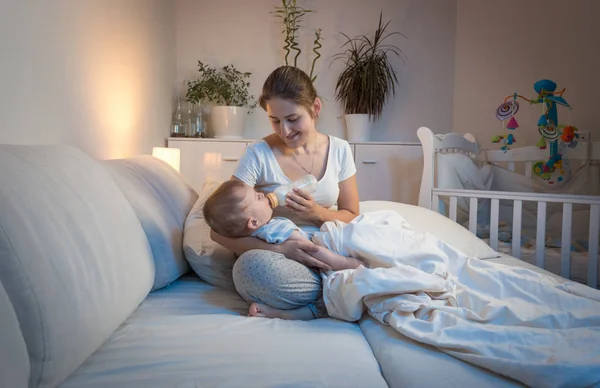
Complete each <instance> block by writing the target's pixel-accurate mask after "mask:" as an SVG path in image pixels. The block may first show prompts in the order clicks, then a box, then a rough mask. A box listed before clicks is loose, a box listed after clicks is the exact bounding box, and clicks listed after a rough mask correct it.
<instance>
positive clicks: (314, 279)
mask: <svg viewBox="0 0 600 388" xmlns="http://www.w3.org/2000/svg"><path fill="white" fill-rule="evenodd" d="M259 102H260V106H261V107H262V108H263V109H264V110H265V111H266V112H267V114H268V115H269V119H270V120H271V125H272V126H273V132H274V133H273V134H271V135H269V136H267V137H265V138H264V139H263V140H262V141H261V142H258V143H256V144H252V145H250V146H249V147H248V148H247V149H246V152H245V154H244V155H243V157H242V159H241V160H240V162H239V164H238V166H237V168H236V170H235V172H234V174H233V177H232V178H231V179H238V180H241V181H242V182H244V183H246V184H247V185H249V186H251V187H255V188H256V189H257V190H258V191H262V192H265V193H268V192H272V191H273V190H274V189H275V188H276V187H277V186H279V185H282V184H286V183H289V182H291V181H294V180H296V179H298V178H300V177H302V176H304V175H306V174H312V175H314V176H315V177H316V178H317V180H318V183H317V190H316V191H315V192H314V193H312V195H311V194H309V193H307V192H304V191H301V190H300V191H298V190H297V191H295V192H294V193H290V194H288V198H287V201H286V204H285V207H279V208H277V209H275V211H274V216H280V217H287V218H289V219H291V220H292V221H294V222H295V223H296V224H297V225H298V226H300V227H301V228H302V229H304V230H306V231H309V230H318V229H319V227H320V226H321V225H322V224H323V223H324V222H326V221H333V220H340V221H344V222H350V221H351V220H352V219H354V218H355V217H356V216H357V215H358V210H359V209H358V189H357V187H356V177H355V173H356V167H355V165H354V160H353V158H352V152H351V150H350V146H349V144H348V143H347V142H346V141H344V140H342V139H339V138H336V137H333V136H327V135H324V134H321V133H319V132H318V131H317V129H316V121H317V119H318V117H319V113H320V111H321V100H320V99H319V98H318V97H317V92H316V90H315V88H314V86H313V84H312V82H311V80H310V77H309V76H308V75H307V74H306V73H305V72H303V71H302V70H300V69H298V68H296V67H292V66H282V67H279V68H277V69H276V70H274V71H273V72H272V73H271V74H270V75H269V77H268V78H267V80H266V81H265V84H264V86H263V91H262V95H261V97H260V100H259ZM336 202H337V210H331V209H330V207H331V206H332V205H334V204H335V203H336ZM211 238H212V239H213V240H214V241H216V242H217V243H219V244H221V245H223V246H224V247H226V248H228V249H229V250H231V251H233V252H235V253H236V254H238V255H240V256H239V258H238V259H237V261H236V263H235V265H234V267H233V280H234V283H235V287H236V289H237V291H238V293H239V294H240V295H241V296H242V297H243V298H244V299H246V300H247V301H249V302H251V303H252V302H254V303H252V305H251V306H250V309H249V315H250V316H265V317H279V318H293V319H302V318H305V319H313V318H320V317H326V316H327V310H326V308H325V305H324V303H323V300H322V285H321V277H320V275H319V272H318V269H329V268H328V267H327V265H326V264H324V263H322V262H320V261H318V260H317V259H315V258H314V257H312V256H311V252H314V251H316V246H314V245H313V244H312V243H310V242H308V241H291V240H288V241H286V242H284V243H282V244H279V245H273V244H268V243H265V242H264V241H261V240H259V239H257V238H254V237H243V238H235V239H233V238H227V237H223V236H221V235H218V234H216V233H215V232H214V231H213V232H212V233H211ZM315 269H316V270H315ZM288 313H289V314H288Z"/></svg>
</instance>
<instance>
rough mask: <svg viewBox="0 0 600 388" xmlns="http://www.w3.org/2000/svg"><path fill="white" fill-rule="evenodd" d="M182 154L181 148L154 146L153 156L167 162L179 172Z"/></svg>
mask: <svg viewBox="0 0 600 388" xmlns="http://www.w3.org/2000/svg"><path fill="white" fill-rule="evenodd" d="M180 154H181V153H180V151H179V148H165V147H154V148H152V156H154V157H155V158H158V159H160V160H163V161H165V162H167V163H168V164H169V165H170V166H171V167H173V168H174V169H175V171H177V172H179V163H180Z"/></svg>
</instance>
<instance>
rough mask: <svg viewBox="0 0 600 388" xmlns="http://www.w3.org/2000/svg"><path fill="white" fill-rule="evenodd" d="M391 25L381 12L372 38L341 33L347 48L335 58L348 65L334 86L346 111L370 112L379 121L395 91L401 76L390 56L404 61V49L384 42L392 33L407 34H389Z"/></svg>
mask: <svg viewBox="0 0 600 388" xmlns="http://www.w3.org/2000/svg"><path fill="white" fill-rule="evenodd" d="M389 24H390V21H388V22H387V23H385V24H384V23H383V21H382V14H381V13H380V14H379V25H378V26H377V29H376V30H375V34H374V35H373V36H372V37H369V36H367V35H360V36H357V37H354V38H350V37H349V36H348V35H346V34H344V33H341V34H342V35H343V36H344V37H345V38H346V42H345V43H344V44H343V45H342V46H341V48H342V49H344V51H342V52H341V53H338V54H336V55H335V56H334V59H333V61H336V60H343V61H344V64H345V67H344V69H343V70H342V72H341V73H340V74H339V76H338V78H337V82H336V85H335V98H336V100H337V101H341V102H342V105H343V109H344V113H345V114H357V113H359V114H368V115H369V118H370V119H371V120H373V119H375V120H377V119H379V118H380V117H381V113H382V111H383V106H384V105H385V103H386V101H387V99H388V98H389V97H390V96H394V95H395V94H396V84H397V83H398V77H397V75H396V70H395V69H394V67H393V66H392V64H391V63H390V55H396V56H397V57H399V58H400V59H401V60H402V62H404V57H405V56H404V53H403V51H402V50H400V49H399V48H398V47H396V46H394V45H392V44H387V43H386V42H385V41H386V39H387V38H389V37H390V36H393V35H401V36H404V34H401V33H399V32H391V33H388V32H387V28H388V26H389ZM404 37H405V36H404Z"/></svg>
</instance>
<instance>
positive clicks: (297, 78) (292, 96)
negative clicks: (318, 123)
mask: <svg viewBox="0 0 600 388" xmlns="http://www.w3.org/2000/svg"><path fill="white" fill-rule="evenodd" d="M274 98H281V99H284V100H288V101H292V102H294V103H296V104H298V105H300V106H303V107H304V108H306V110H307V111H308V113H309V114H310V116H311V117H312V118H314V115H315V113H314V111H313V105H314V103H315V100H316V99H317V90H316V89H315V87H314V85H313V83H312V81H311V80H310V77H309V76H308V74H306V73H305V72H304V71H302V70H300V69H299V68H297V67H295V66H281V67H278V68H277V69H275V70H273V72H272V73H271V74H269V76H268V77H267V80H266V81H265V83H264V85H263V90H262V94H261V95H260V98H259V103H260V106H261V108H263V109H264V110H267V102H268V101H269V100H272V99H274Z"/></svg>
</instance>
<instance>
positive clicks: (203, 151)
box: [168, 140, 247, 192]
mask: <svg viewBox="0 0 600 388" xmlns="http://www.w3.org/2000/svg"><path fill="white" fill-rule="evenodd" d="M168 145H169V147H171V148H179V149H180V153H181V163H180V172H181V175H183V176H184V178H186V180H187V181H188V183H189V184H190V185H191V186H192V187H193V188H194V190H196V191H198V192H200V189H202V185H203V184H204V181H205V180H206V179H207V178H212V179H218V180H227V179H229V178H230V177H231V175H232V174H233V171H234V170H235V168H236V167H237V164H238V162H239V160H240V158H241V156H242V155H243V153H244V150H245V149H246V145H247V143H246V142H231V141H228V142H218V141H210V142H208V141H207V142H203V141H181V140H169V144H168Z"/></svg>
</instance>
